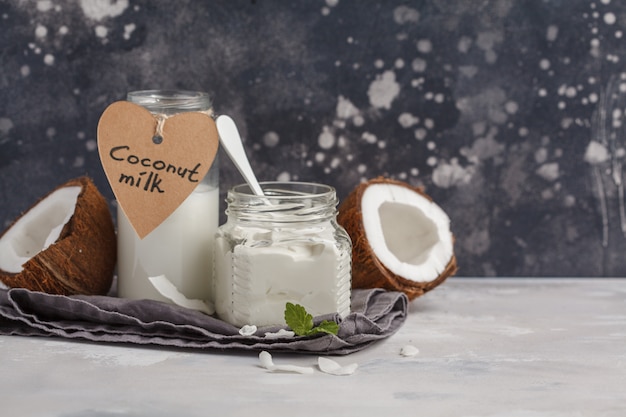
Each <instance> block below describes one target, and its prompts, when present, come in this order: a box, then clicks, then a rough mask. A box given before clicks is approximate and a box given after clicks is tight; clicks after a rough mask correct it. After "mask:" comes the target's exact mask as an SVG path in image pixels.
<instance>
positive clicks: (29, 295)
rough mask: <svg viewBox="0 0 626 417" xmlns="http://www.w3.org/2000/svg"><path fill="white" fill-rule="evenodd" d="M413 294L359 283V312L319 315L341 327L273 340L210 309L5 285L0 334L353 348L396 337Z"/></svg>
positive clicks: (327, 350) (340, 351)
mask: <svg viewBox="0 0 626 417" xmlns="http://www.w3.org/2000/svg"><path fill="white" fill-rule="evenodd" d="M407 308H408V300H407V297H406V296H405V295H404V294H403V293H399V292H389V291H385V290H381V289H372V290H353V291H352V312H351V313H350V314H349V315H348V316H347V317H345V318H344V319H341V317H339V316H338V315H336V314H335V315H328V316H320V317H316V318H315V322H316V323H319V322H320V321H322V320H325V319H326V320H334V321H336V322H337V323H339V333H338V334H337V336H334V335H327V334H322V335H316V336H312V337H293V338H280V339H270V338H266V337H265V332H275V331H277V330H278V329H280V327H271V328H260V329H258V331H257V332H256V333H255V334H254V335H252V336H242V335H240V334H239V328H237V327H235V326H232V325H230V324H228V323H226V322H224V321H221V320H219V319H217V318H215V317H211V316H208V315H206V314H203V313H200V312H197V311H195V310H189V309H186V308H182V307H178V306H174V305H170V304H166V303H161V302H158V301H152V300H126V299H122V298H117V297H108V296H70V297H68V296H62V295H51V294H46V293H41V292H33V291H29V290H26V289H23V288H13V289H9V290H0V335H20V336H56V337H63V338H68V339H80V340H89V341H93V342H117V343H130V344H139V345H153V346H167V347H177V348H196V349H223V350H225V349H239V350H255V351H259V350H268V351H276V352H297V353H310V354H333V355H346V354H349V353H353V352H356V351H359V350H361V349H364V348H366V347H368V346H369V345H371V344H372V343H375V342H376V341H378V340H381V339H384V338H386V337H389V336H390V335H392V334H393V333H395V332H396V331H397V330H398V329H399V328H400V326H402V324H403V323H404V320H405V319H406V315H407Z"/></svg>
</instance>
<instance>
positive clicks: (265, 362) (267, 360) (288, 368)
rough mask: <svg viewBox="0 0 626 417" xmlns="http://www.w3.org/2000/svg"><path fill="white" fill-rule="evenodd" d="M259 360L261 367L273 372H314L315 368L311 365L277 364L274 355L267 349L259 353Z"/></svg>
mask: <svg viewBox="0 0 626 417" xmlns="http://www.w3.org/2000/svg"><path fill="white" fill-rule="evenodd" d="M259 361H260V362H261V367H263V368H265V369H267V370H268V371H271V372H293V373H297V374H312V373H313V368H311V367H309V366H297V365H275V364H274V361H273V360H272V355H271V354H270V353H269V352H267V351H265V350H264V351H262V352H261V353H259Z"/></svg>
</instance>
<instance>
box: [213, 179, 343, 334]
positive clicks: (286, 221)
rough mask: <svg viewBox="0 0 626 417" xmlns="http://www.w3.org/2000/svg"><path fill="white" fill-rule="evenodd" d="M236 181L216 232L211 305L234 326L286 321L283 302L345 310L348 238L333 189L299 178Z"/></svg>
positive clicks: (315, 310)
mask: <svg viewBox="0 0 626 417" xmlns="http://www.w3.org/2000/svg"><path fill="white" fill-rule="evenodd" d="M261 187H262V188H263V191H264V193H265V196H264V197H263V196H257V195H254V194H253V193H252V191H251V190H250V187H249V186H248V185H245V184H243V185H238V186H236V187H234V188H232V189H231V190H230V191H229V192H228V195H227V198H226V202H227V203H228V207H227V209H226V214H227V216H228V219H227V221H226V223H225V224H223V225H222V226H220V228H219V229H218V231H217V234H216V239H215V308H216V312H217V315H218V316H219V317H220V318H221V319H222V320H224V321H227V322H229V323H231V324H233V325H235V326H243V325H246V324H254V325H256V326H267V325H281V324H285V319H284V311H285V305H286V303H287V302H291V303H294V304H300V305H302V306H303V307H304V308H305V309H306V310H307V311H308V312H309V313H310V314H312V315H313V316H318V315H322V314H328V313H339V315H341V316H342V317H345V316H346V315H348V314H349V313H350V292H351V290H350V288H351V257H352V250H351V247H352V244H351V241H350V237H349V236H348V234H347V233H346V231H345V230H344V229H343V228H342V227H341V226H340V225H339V224H337V221H336V216H337V210H336V206H337V196H336V192H335V189H334V188H332V187H330V186H327V185H321V184H314V183H301V182H265V183H261Z"/></svg>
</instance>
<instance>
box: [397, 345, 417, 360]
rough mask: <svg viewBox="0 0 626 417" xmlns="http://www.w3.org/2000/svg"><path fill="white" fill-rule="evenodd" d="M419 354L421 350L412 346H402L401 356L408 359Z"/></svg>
mask: <svg viewBox="0 0 626 417" xmlns="http://www.w3.org/2000/svg"><path fill="white" fill-rule="evenodd" d="M419 352H420V351H419V349H418V348H416V347H415V346H412V345H406V346H402V349H400V355H402V356H404V357H407V358H410V357H413V356H416V355H417V354H418V353H419Z"/></svg>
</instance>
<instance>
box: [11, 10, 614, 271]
mask: <svg viewBox="0 0 626 417" xmlns="http://www.w3.org/2000/svg"><path fill="white" fill-rule="evenodd" d="M625 32H626V3H624V2H621V1H618V0H598V1H590V0H480V1H479V0H475V1H474V0H423V1H399V0H394V1H369V0H362V1H356V0H309V1H277V0H276V1H269V0H256V1H249V0H248V1H244V0H228V1H226V0H224V1H194V0H184V1H180V0H178V1H169V0H158V1H153V0H150V1H148V0H117V1H115V0H66V1H62V0H39V1H34V0H0V225H3V227H6V226H7V225H8V224H9V223H10V222H11V221H12V220H13V219H14V218H15V217H16V216H17V215H19V213H20V212H21V211H23V210H25V209H26V208H27V207H28V206H30V205H31V204H32V203H33V202H34V201H35V200H36V199H38V198H39V197H40V196H42V195H43V194H45V193H47V192H48V191H50V190H51V189H52V188H53V187H55V186H56V185H58V184H60V183H62V182H64V181H65V180H67V179H70V178H73V177H76V176H80V175H83V174H88V175H90V176H92V177H93V178H94V179H95V181H96V184H97V185H98V186H99V188H100V189H101V191H102V192H103V193H104V194H105V195H106V196H107V197H108V198H109V199H110V200H111V204H112V206H113V204H114V201H113V197H112V193H111V191H110V189H109V187H108V184H107V182H106V180H105V177H104V173H103V171H102V169H101V166H100V162H99V159H98V154H97V150H96V125H97V122H98V119H99V117H100V114H101V113H102V111H103V110H104V108H105V107H106V106H107V105H108V104H110V103H112V102H113V101H116V100H120V99H123V98H124V97H125V94H126V92H127V91H129V90H137V89H154V88H183V89H192V90H204V91H208V92H209V93H211V94H212V95H213V97H214V101H215V109H216V111H217V112H219V113H227V114H230V115H231V116H233V117H234V118H235V120H236V121H237V122H238V124H239V127H240V130H241V131H242V134H243V135H244V137H245V140H246V146H247V149H248V152H249V155H250V157H251V159H252V165H253V167H254V168H255V170H256V171H257V172H258V176H259V177H260V179H264V180H274V179H281V180H308V181H319V182H324V183H328V184H331V185H334V186H335V187H336V188H337V189H338V191H339V195H340V197H344V196H345V195H346V194H347V193H348V191H349V190H351V189H352V188H353V187H354V186H355V185H356V184H358V183H359V182H360V181H361V180H363V179H366V178H372V177H376V176H379V175H385V176H389V177H394V178H397V179H400V180H403V181H406V182H408V183H411V184H414V185H423V186H424V187H425V188H426V191H427V192H428V193H429V194H430V195H431V196H432V197H433V198H434V199H435V201H437V202H438V203H439V204H440V205H441V206H442V207H443V208H444V209H445V210H446V211H447V212H448V214H449V215H450V217H451V218H452V228H453V232H454V233H455V235H456V237H457V240H456V252H457V256H458V258H459V263H460V268H461V269H460V271H459V275H462V276H624V275H626V260H625V259H624V258H625V256H624V255H625V254H626V239H625V237H624V236H625V233H626V214H625V209H624V195H623V194H624V192H623V191H624V187H623V184H622V183H623V169H622V164H623V162H624V158H625V157H626V148H625V147H624V130H623V129H624V126H623V125H622V124H623V121H624V118H625V113H624V111H625V107H624V106H625V104H626V71H625V70H624V63H626V54H625V52H626V42H625V37H626V33H625ZM221 178H222V182H221V184H222V190H223V191H225V190H226V189H227V188H228V187H229V186H231V185H233V184H235V183H239V182H241V179H240V177H239V176H238V174H237V172H236V171H235V169H234V168H233V166H232V165H231V164H229V161H228V160H227V159H226V158H222V167H221Z"/></svg>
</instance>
